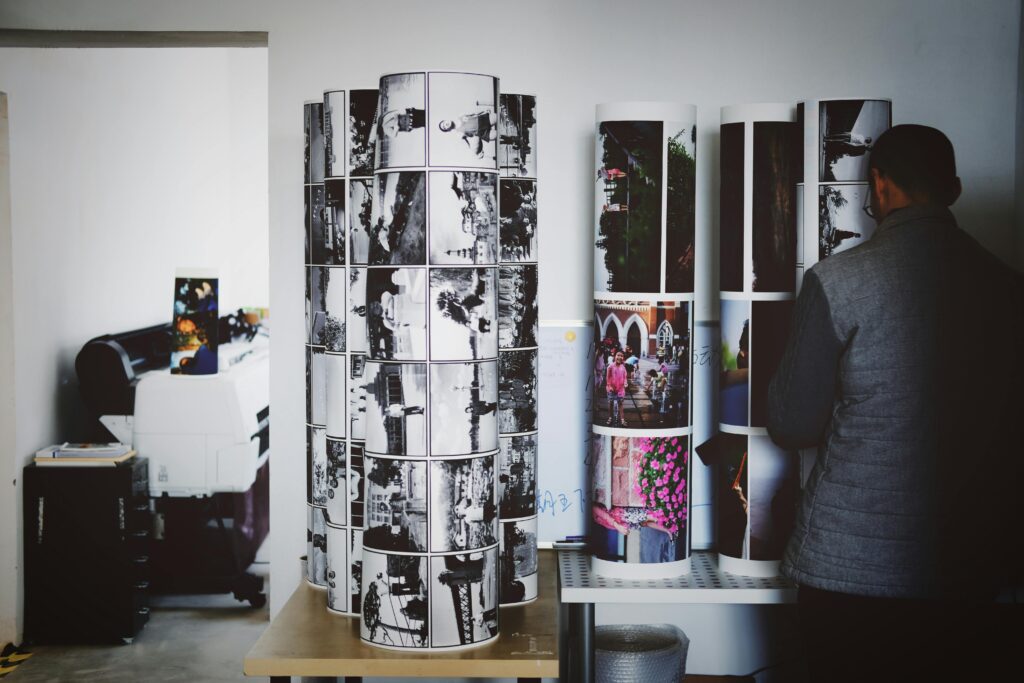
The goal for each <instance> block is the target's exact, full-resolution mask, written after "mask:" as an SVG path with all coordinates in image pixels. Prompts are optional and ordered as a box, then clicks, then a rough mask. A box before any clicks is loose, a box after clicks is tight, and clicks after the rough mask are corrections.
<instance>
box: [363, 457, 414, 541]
mask: <svg viewBox="0 0 1024 683" xmlns="http://www.w3.org/2000/svg"><path fill="white" fill-rule="evenodd" d="M365 461H366V465H365V467H366V527H365V530H364V531H363V543H364V544H365V545H366V547H367V548H373V549H375V550H388V551H392V552H401V553H420V552H426V550H427V463H426V461H424V460H394V459H391V458H377V457H373V456H366V458H365Z"/></svg>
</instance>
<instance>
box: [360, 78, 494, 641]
mask: <svg viewBox="0 0 1024 683" xmlns="http://www.w3.org/2000/svg"><path fill="white" fill-rule="evenodd" d="M497 92H498V81H497V79H496V78H493V77H491V76H484V75H481V74H477V73H473V72H447V71H446V72H436V71H422V72H405V73H395V74H388V75H385V76H382V77H381V79H380V88H379V91H378V100H377V104H376V107H375V109H376V123H375V124H374V125H373V127H372V129H369V130H368V131H367V133H366V134H365V135H363V134H360V136H359V139H365V140H367V141H370V140H372V142H373V154H372V155H371V156H370V157H369V158H370V159H372V161H373V163H374V169H373V178H372V182H370V183H366V184H362V183H360V184H358V185H357V184H355V181H350V192H349V200H350V203H351V205H352V209H351V210H350V214H349V215H350V219H351V221H352V226H351V227H350V229H349V235H350V237H351V240H352V244H351V245H350V247H351V249H352V251H353V253H354V254H358V256H357V257H356V258H357V260H358V262H359V265H358V267H357V268H354V269H353V274H352V275H351V276H350V279H349V301H350V303H349V306H348V310H349V312H350V316H351V317H352V319H353V320H352V328H353V329H354V330H355V329H357V328H365V340H366V341H365V343H364V344H363V345H362V346H361V347H360V348H356V347H352V348H353V349H354V350H355V351H362V350H363V349H365V362H362V363H361V367H360V368H358V375H359V377H358V378H356V377H355V371H356V368H355V367H353V370H352V371H350V373H349V377H350V378H351V380H352V387H351V393H350V401H349V405H350V412H352V413H354V414H357V416H356V417H355V419H354V421H353V420H350V424H352V425H355V424H357V423H358V429H360V430H361V433H362V434H363V435H364V436H365V455H364V456H363V458H362V459H363V472H364V474H365V477H364V486H365V494H366V495H365V497H366V501H367V502H366V505H365V515H364V521H365V525H364V531H363V533H362V546H363V556H362V562H363V564H362V568H361V577H362V603H361V608H362V630H361V637H362V639H363V640H364V641H366V642H368V643H371V644H373V645H378V646H382V647H391V648H398V649H404V648H415V649H418V648H423V649H432V648H457V647H468V646H472V645H477V644H480V643H483V642H486V641H488V640H491V639H493V638H495V637H497V605H498V580H497V576H498V570H497V564H498V550H497V549H498V511H497V489H496V480H495V476H496V459H497V452H498V420H499V417H498V413H499V405H498V384H499V370H498V361H497V356H498V336H499V327H498V325H499V322H498V254H499V216H498V213H499V207H498V169H497V148H498V99H497ZM365 109H366V110H367V111H368V110H369V105H367V106H366V107H365ZM355 139H356V138H353V140H355ZM353 159H355V157H353ZM354 163H356V162H355V161H354ZM364 167H365V166H364ZM367 200H368V202H369V206H368V208H369V212H368V213H367V211H366V208H367ZM356 204H358V205H359V208H358V211H357V210H356ZM364 254H365V261H363V260H362V259H363V258H364ZM363 263H365V266H364V265H363ZM353 358H354V356H353ZM353 428H354V429H355V428H356V427H353Z"/></svg>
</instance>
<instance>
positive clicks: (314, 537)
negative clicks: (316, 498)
mask: <svg viewBox="0 0 1024 683" xmlns="http://www.w3.org/2000/svg"><path fill="white" fill-rule="evenodd" d="M306 580H307V581H309V582H310V583H311V584H313V585H314V586H326V585H327V518H326V517H325V515H324V509H323V508H320V507H316V506H314V505H307V506H306Z"/></svg>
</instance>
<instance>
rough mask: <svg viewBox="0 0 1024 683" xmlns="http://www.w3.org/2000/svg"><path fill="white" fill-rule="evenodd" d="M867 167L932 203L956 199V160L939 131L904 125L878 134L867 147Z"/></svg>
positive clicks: (951, 146) (947, 204)
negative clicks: (875, 139)
mask: <svg viewBox="0 0 1024 683" xmlns="http://www.w3.org/2000/svg"><path fill="white" fill-rule="evenodd" d="M868 167H869V168H875V169H878V172H879V173H881V174H882V175H884V176H886V177H887V178H889V179H890V180H892V181H893V182H894V183H896V185H898V186H899V187H900V189H902V190H903V191H904V192H906V193H907V194H909V195H911V196H914V197H922V198H924V199H927V200H928V201H930V202H932V203H934V204H941V205H943V206H949V205H950V204H952V203H953V202H954V201H956V196H957V189H956V188H957V182H956V179H957V178H956V159H955V158H954V156H953V145H952V143H951V142H950V141H949V138H947V137H946V136H945V135H944V134H943V133H942V131H940V130H938V129H935V128H931V127H929V126H920V125H916V124H904V125H901V126H893V127H892V128H890V129H889V130H887V131H885V132H884V133H882V135H880V136H879V138H878V140H877V141H876V142H875V144H874V145H873V146H872V148H871V157H870V160H869V162H868Z"/></svg>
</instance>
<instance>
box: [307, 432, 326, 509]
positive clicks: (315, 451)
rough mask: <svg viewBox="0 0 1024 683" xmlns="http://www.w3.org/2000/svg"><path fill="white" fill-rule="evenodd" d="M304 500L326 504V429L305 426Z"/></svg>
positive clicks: (315, 503)
mask: <svg viewBox="0 0 1024 683" xmlns="http://www.w3.org/2000/svg"><path fill="white" fill-rule="evenodd" d="M306 502H307V503H309V504H310V505H318V506H320V507H323V506H324V505H326V504H327V431H326V430H325V429H324V428H323V427H309V426H307V427H306Z"/></svg>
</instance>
